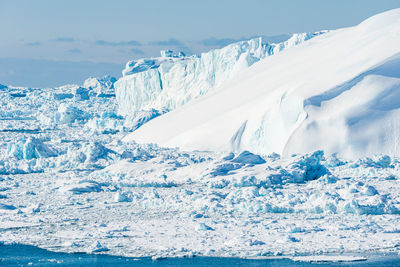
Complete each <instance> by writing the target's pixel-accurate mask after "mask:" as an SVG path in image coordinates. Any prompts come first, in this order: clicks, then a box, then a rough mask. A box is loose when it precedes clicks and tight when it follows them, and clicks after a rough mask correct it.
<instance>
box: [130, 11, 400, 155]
mask: <svg viewBox="0 0 400 267" xmlns="http://www.w3.org/2000/svg"><path fill="white" fill-rule="evenodd" d="M399 13H400V10H399V9H394V10H391V11H388V12H385V13H382V14H379V15H376V16H374V17H371V18H369V19H368V20H366V21H364V22H362V23H360V24H359V25H357V26H354V27H350V28H344V29H339V30H335V31H331V32H328V33H325V34H322V35H319V36H316V37H314V38H312V39H311V40H308V41H307V42H304V43H302V44H299V45H297V46H295V47H292V48H290V49H285V50H283V51H282V52H280V53H279V54H276V55H274V56H271V57H266V58H264V59H261V60H260V61H258V62H257V63H255V64H254V65H252V66H251V67H249V68H247V69H246V70H244V71H242V72H241V73H239V74H237V75H236V76H235V78H233V79H231V80H230V81H227V82H224V83H223V84H222V85H220V87H218V88H217V89H216V90H214V91H213V92H209V93H208V94H206V95H204V96H201V97H199V98H197V99H195V100H193V101H191V102H189V103H187V104H186V105H184V106H182V107H180V108H178V109H175V110H173V111H171V112H169V113H167V114H164V115H162V116H159V117H158V118H155V119H153V120H151V121H150V122H148V123H147V124H145V125H143V126H142V127H141V128H139V129H138V130H137V131H135V132H133V133H132V134H130V135H129V136H128V137H127V138H126V139H125V140H126V141H128V140H135V141H137V142H139V143H149V142H151V143H156V144H159V145H160V146H168V147H180V148H181V149H183V150H211V151H235V152H240V151H244V150H247V151H250V152H253V153H262V154H268V153H272V152H275V153H278V154H282V155H284V156H290V155H291V154H293V153H308V152H311V151H315V150H318V149H323V150H324V151H325V152H326V153H328V154H332V153H338V155H340V156H341V157H344V158H358V157H361V156H368V155H374V154H379V153H382V154H387V155H391V156H399V155H400V147H399V146H398V136H399V135H400V132H399V129H400V127H399V126H398V121H399V104H398V99H400V98H399V97H398V95H397V94H398V92H399V86H400V80H399V79H400V72H399V71H398V70H399V69H400V65H399V63H400V61H399V59H400V57H399V55H400V54H399V52H400V47H399V46H398V44H399V43H400V34H399V31H400V15H399ZM123 79H124V78H123ZM224 81H226V80H224ZM218 85H219V84H217V83H216V86H218ZM147 88H148V87H147ZM174 88H176V87H174ZM151 91H152V90H151V89H149V92H151ZM163 93H164V91H162V92H161V94H163ZM181 96H182V94H177V96H176V98H175V99H176V100H178V99H179V98H180V97H181ZM126 99H128V98H126ZM228 99H229V101H228ZM130 101H132V103H138V102H139V103H143V101H140V100H138V99H136V101H135V100H133V99H130ZM183 102H185V101H183ZM122 105H123V104H122Z"/></svg>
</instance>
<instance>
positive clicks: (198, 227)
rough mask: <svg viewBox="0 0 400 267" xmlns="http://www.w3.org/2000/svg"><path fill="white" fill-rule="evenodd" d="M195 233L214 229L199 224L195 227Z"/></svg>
mask: <svg viewBox="0 0 400 267" xmlns="http://www.w3.org/2000/svg"><path fill="white" fill-rule="evenodd" d="M197 231H214V228H212V227H211V226H208V225H207V224H205V223H200V224H198V226H197Z"/></svg>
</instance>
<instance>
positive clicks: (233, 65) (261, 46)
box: [114, 31, 325, 116]
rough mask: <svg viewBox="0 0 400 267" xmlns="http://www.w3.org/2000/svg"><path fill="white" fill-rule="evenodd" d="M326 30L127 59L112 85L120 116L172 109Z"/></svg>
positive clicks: (162, 52)
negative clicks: (188, 52) (278, 40)
mask: <svg viewBox="0 0 400 267" xmlns="http://www.w3.org/2000/svg"><path fill="white" fill-rule="evenodd" d="M322 33H325V31H321V32H316V33H300V34H294V35H293V36H292V37H290V38H289V39H288V40H286V41H284V42H282V43H277V44H275V43H272V44H270V43H266V42H264V41H263V39H262V38H261V37H259V38H254V39H251V40H248V41H241V42H237V43H233V44H231V45H228V46H226V47H224V48H222V49H215V50H211V51H209V52H207V53H202V54H201V55H200V56H185V55H184V54H183V53H177V54H174V53H173V52H172V51H161V57H159V58H150V59H140V60H135V61H129V62H128V63H127V64H126V68H125V69H124V70H123V72H122V74H123V77H122V78H121V79H119V80H118V81H117V82H116V83H115V85H114V87H115V90H116V97H117V101H118V105H119V113H120V114H121V115H124V116H126V115H131V114H132V113H134V112H136V111H141V110H151V109H156V110H173V109H175V108H177V107H179V106H182V105H183V104H185V103H187V102H189V101H190V100H192V99H195V98H197V97H199V96H200V95H204V94H206V93H207V92H209V91H212V89H213V88H217V87H218V86H220V85H222V84H224V83H225V82H226V81H228V80H230V79H231V78H232V77H235V76H236V75H237V74H238V73H239V72H241V71H242V70H244V69H247V68H248V67H249V66H251V65H253V64H254V63H255V62H258V61H259V60H260V59H263V58H266V57H268V56H271V55H274V54H277V53H279V52H280V51H282V50H285V49H287V48H290V47H294V46H296V45H298V44H300V43H303V42H304V41H306V40H308V39H311V38H313V37H315V36H317V35H320V34H322Z"/></svg>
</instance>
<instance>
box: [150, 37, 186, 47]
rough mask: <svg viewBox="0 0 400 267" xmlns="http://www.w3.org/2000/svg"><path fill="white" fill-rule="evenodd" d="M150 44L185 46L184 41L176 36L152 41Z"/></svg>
mask: <svg viewBox="0 0 400 267" xmlns="http://www.w3.org/2000/svg"><path fill="white" fill-rule="evenodd" d="M149 45H157V46H183V43H182V42H181V41H179V40H176V39H174V38H170V39H168V40H166V41H154V42H150V43H149Z"/></svg>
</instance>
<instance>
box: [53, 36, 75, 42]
mask: <svg viewBox="0 0 400 267" xmlns="http://www.w3.org/2000/svg"><path fill="white" fill-rule="evenodd" d="M50 41H51V42H59V43H73V42H76V41H77V40H76V39H75V38H72V37H58V38H56V39H52V40H50Z"/></svg>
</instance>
